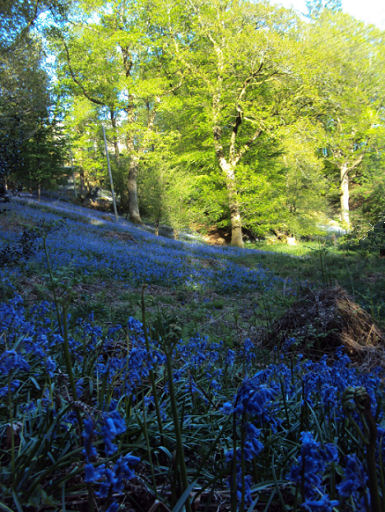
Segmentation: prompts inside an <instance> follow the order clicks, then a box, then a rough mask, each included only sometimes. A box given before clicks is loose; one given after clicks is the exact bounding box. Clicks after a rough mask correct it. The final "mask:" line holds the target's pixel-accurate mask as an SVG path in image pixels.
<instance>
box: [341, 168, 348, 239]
mask: <svg viewBox="0 0 385 512" xmlns="http://www.w3.org/2000/svg"><path fill="white" fill-rule="evenodd" d="M340 176H341V178H340V179H341V182H340V194H341V196H340V201H341V221H342V224H343V226H344V227H345V228H346V229H347V230H349V229H350V211H349V168H348V166H347V164H346V163H345V164H342V165H341V167H340Z"/></svg>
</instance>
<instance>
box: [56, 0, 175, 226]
mask: <svg viewBox="0 0 385 512" xmlns="http://www.w3.org/2000/svg"><path fill="white" fill-rule="evenodd" d="M81 7H82V10H81V11H80V12H79V11H76V12H75V15H76V16H75V18H74V20H75V21H76V23H72V25H71V27H70V28H68V29H67V30H66V31H64V30H63V31H61V33H58V31H56V32H55V34H54V36H55V38H56V45H57V48H61V50H60V55H59V56H60V61H61V73H62V74H61V80H62V84H63V85H64V87H66V88H67V92H68V93H69V94H71V95H75V96H76V95H83V96H84V97H85V98H87V100H88V101H90V102H91V103H93V104H94V105H96V106H97V108H98V109H99V113H100V118H101V120H102V119H103V120H104V121H105V122H109V123H110V127H111V132H110V137H111V138H112V140H113V144H114V148H115V161H116V163H118V161H119V153H120V152H119V150H118V140H119V139H120V140H121V141H124V144H125V146H126V150H127V153H128V169H126V170H124V169H122V168H121V165H122V164H123V163H124V162H125V161H126V160H124V159H122V161H121V163H120V171H121V174H122V177H123V180H124V189H123V188H122V190H121V204H122V206H123V208H124V207H127V209H128V211H129V214H130V218H131V220H132V221H134V222H141V217H140V212H139V201H138V194H137V179H138V173H139V168H140V165H141V160H142V159H143V157H144V155H145V154H146V152H147V151H148V150H149V149H150V148H151V146H152V145H153V144H154V139H153V127H154V122H155V117H156V113H157V110H158V108H159V105H160V102H161V97H162V95H164V94H165V93H164V87H165V83H166V82H163V81H162V79H161V78H160V76H159V72H158V70H157V68H156V66H158V67H159V66H160V64H159V55H158V54H157V53H156V51H155V50H154V44H153V43H152V42H151V40H150V39H151V33H150V32H149V31H148V30H147V31H146V30H145V29H146V28H148V27H147V25H148V23H147V21H146V3H145V2H143V3H141V2H130V1H126V2H118V1H116V2H110V3H109V4H108V8H106V7H105V2H102V1H95V2H82V3H81ZM90 19H93V20H95V21H90ZM154 62H155V63H156V66H154V65H153V63H154Z"/></svg>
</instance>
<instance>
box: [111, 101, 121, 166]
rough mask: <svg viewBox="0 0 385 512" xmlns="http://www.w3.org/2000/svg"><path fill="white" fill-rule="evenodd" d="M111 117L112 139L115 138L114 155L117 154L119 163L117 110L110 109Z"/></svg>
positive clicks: (116, 159)
mask: <svg viewBox="0 0 385 512" xmlns="http://www.w3.org/2000/svg"><path fill="white" fill-rule="evenodd" d="M110 119H111V125H112V130H113V133H112V140H113V144H114V156H115V161H116V163H118V162H119V142H118V136H117V130H118V127H117V125H116V117H115V112H114V111H113V110H111V109H110Z"/></svg>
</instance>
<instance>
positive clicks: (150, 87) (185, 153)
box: [0, 0, 385, 246]
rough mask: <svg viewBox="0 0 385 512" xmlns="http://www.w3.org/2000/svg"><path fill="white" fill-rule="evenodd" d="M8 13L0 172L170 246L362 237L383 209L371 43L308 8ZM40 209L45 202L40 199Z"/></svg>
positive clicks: (89, 5)
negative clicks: (69, 189)
mask: <svg viewBox="0 0 385 512" xmlns="http://www.w3.org/2000/svg"><path fill="white" fill-rule="evenodd" d="M307 8H308V12H307V16H306V17H305V18H303V17H302V18H301V17H299V16H298V15H297V14H296V13H295V12H294V11H292V10H289V9H285V8H282V7H277V6H274V5H271V4H270V3H268V2H251V1H250V2H248V1H230V0H229V1H226V0H214V1H210V2H209V1H205V0H172V1H168V0H166V1H162V2H160V1H158V0H151V1H147V0H138V1H129V0H126V1H117V0H116V1H115V0H114V1H111V2H105V1H102V0H84V1H83V0H80V1H72V0H53V1H44V0H41V1H32V0H30V1H27V2H25V1H24V2H21V1H19V2H14V1H8V0H5V1H4V0H3V8H2V11H1V12H0V21H1V27H2V28H1V31H0V88H1V96H0V173H1V176H2V178H3V179H4V184H5V186H6V187H9V188H16V187H18V186H23V187H26V188H28V189H32V190H38V191H40V189H41V188H43V189H45V190H46V189H49V188H55V187H57V186H58V185H59V184H60V183H64V182H66V181H67V180H68V177H74V179H75V181H76V188H75V191H77V195H78V198H80V199H81V198H84V197H85V196H86V195H87V193H88V194H89V193H90V191H91V190H94V189H95V187H100V188H108V186H109V182H108V174H107V166H106V160H105V152H104V144H103V130H102V127H103V126H104V127H105V130H106V132H107V139H108V145H109V150H110V152H111V166H112V174H113V179H114V183H115V189H116V193H117V197H118V200H119V210H120V213H121V214H125V213H126V214H127V215H128V216H129V217H130V219H131V220H132V221H134V222H136V223H141V222H142V221H146V222H151V223H153V224H154V225H155V226H159V225H161V224H166V225H169V226H171V227H172V228H173V229H174V231H175V233H177V232H178V231H180V230H182V229H186V228H193V229H195V230H198V231H200V232H203V233H207V232H209V231H210V230H221V231H222V232H224V233H228V235H229V240H230V238H231V243H232V244H233V245H237V246H242V245H243V243H244V240H245V238H248V239H263V238H265V237H266V236H268V235H271V234H272V233H273V234H274V235H275V236H278V237H282V236H295V237H307V238H309V237H312V236H314V235H317V234H319V233H320V232H321V230H322V226H324V225H327V224H328V223H330V222H331V221H332V220H334V221H337V223H338V224H339V225H340V226H341V227H342V228H344V229H345V230H347V231H350V232H354V233H355V234H356V235H357V236H358V237H360V236H364V234H365V233H366V232H367V231H368V230H370V229H371V228H372V227H373V226H374V225H375V224H376V223H378V222H381V221H382V220H383V212H384V210H385V205H384V202H385V194H384V192H385V175H384V172H383V167H384V141H385V138H384V136H385V130H384V115H385V111H384V103H385V88H384V82H385V39H384V32H383V31H381V30H380V29H378V28H376V27H375V26H373V25H366V24H364V23H363V22H360V21H358V20H356V19H354V18H353V17H351V16H349V15H348V14H346V13H344V12H343V11H342V9H341V2H340V1H338V0H334V1H333V0H332V1H326V2H322V1H318V0H314V1H309V2H307ZM39 193H40V192H39Z"/></svg>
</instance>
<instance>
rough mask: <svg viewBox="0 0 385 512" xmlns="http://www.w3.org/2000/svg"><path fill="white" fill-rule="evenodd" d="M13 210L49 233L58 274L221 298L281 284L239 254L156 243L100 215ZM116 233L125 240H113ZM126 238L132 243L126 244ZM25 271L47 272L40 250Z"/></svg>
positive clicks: (11, 237)
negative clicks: (243, 261) (181, 289)
mask: <svg viewBox="0 0 385 512" xmlns="http://www.w3.org/2000/svg"><path fill="white" fill-rule="evenodd" d="M10 208H11V211H10V212H9V213H8V216H9V215H12V214H13V215H17V216H18V218H19V219H20V218H21V219H24V221H25V222H26V223H30V224H31V225H34V226H36V225H37V226H42V229H43V230H46V232H48V233H49V234H48V236H47V246H48V250H49V252H50V254H52V258H51V260H52V261H51V263H52V267H53V270H54V271H58V270H59V271H60V269H61V268H66V267H69V266H70V267H71V268H72V269H73V271H74V272H76V273H78V274H82V275H90V274H94V275H97V276H98V277H100V276H103V275H106V277H109V278H111V277H112V278H113V279H116V280H119V281H121V282H123V283H125V284H128V285H131V286H135V285H136V286H138V285H142V284H143V283H148V284H160V285H163V286H169V287H173V288H175V287H186V288H187V289H193V290H194V289H198V290H202V289H215V290H218V291H220V292H234V291H241V290H261V289H262V290H263V289H266V288H269V287H271V286H272V285H273V283H274V280H276V279H277V278H275V277H273V276H272V274H271V273H269V272H267V271H266V270H265V269H263V268H262V267H260V268H258V269H257V270H256V269H248V268H247V267H245V266H242V265H238V264H236V263H234V262H233V261H232V259H230V258H234V257H236V256H237V255H239V254H241V250H240V249H236V248H230V247H223V248H219V247H213V246H207V245H202V244H200V243H187V242H182V241H178V240H173V239H169V238H165V237H156V236H154V235H153V234H151V233H149V232H147V231H144V230H142V229H140V228H137V227H135V226H133V225H132V224H130V223H128V222H124V221H121V222H120V223H118V224H115V223H114V222H113V221H112V220H111V221H109V220H106V219H105V218H103V217H105V215H103V214H102V213H101V212H96V211H92V214H91V213H88V215H86V214H85V213H84V212H85V211H86V212H87V210H86V209H85V208H79V211H77V210H75V211H72V210H71V211H72V213H70V212H67V215H69V214H70V215H71V218H68V217H67V218H64V219H63V217H62V215H61V214H60V210H59V212H56V213H55V212H54V211H41V210H40V209H38V208H33V207H29V206H27V205H25V204H20V205H18V204H12V206H11V207H10ZM112 233H115V234H117V235H119V234H120V235H121V236H122V238H123V239H119V238H118V237H111V234H112ZM125 235H128V236H129V237H130V238H129V239H124V237H125ZM18 236H19V234H18V233H17V232H14V231H10V232H7V233H2V234H1V237H0V250H1V248H2V247H4V246H6V245H7V244H9V243H12V242H14V241H16V239H17V238H18ZM213 258H215V261H216V263H215V265H212V260H213ZM207 260H209V261H207ZM207 263H209V264H207ZM25 265H26V271H28V268H29V267H31V268H32V269H35V268H36V266H38V267H40V268H45V266H46V257H45V253H44V251H43V248H42V247H41V246H40V247H37V250H36V252H35V254H34V255H33V257H31V258H29V260H28V261H27V262H26V264H25ZM16 272H17V270H16Z"/></svg>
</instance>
